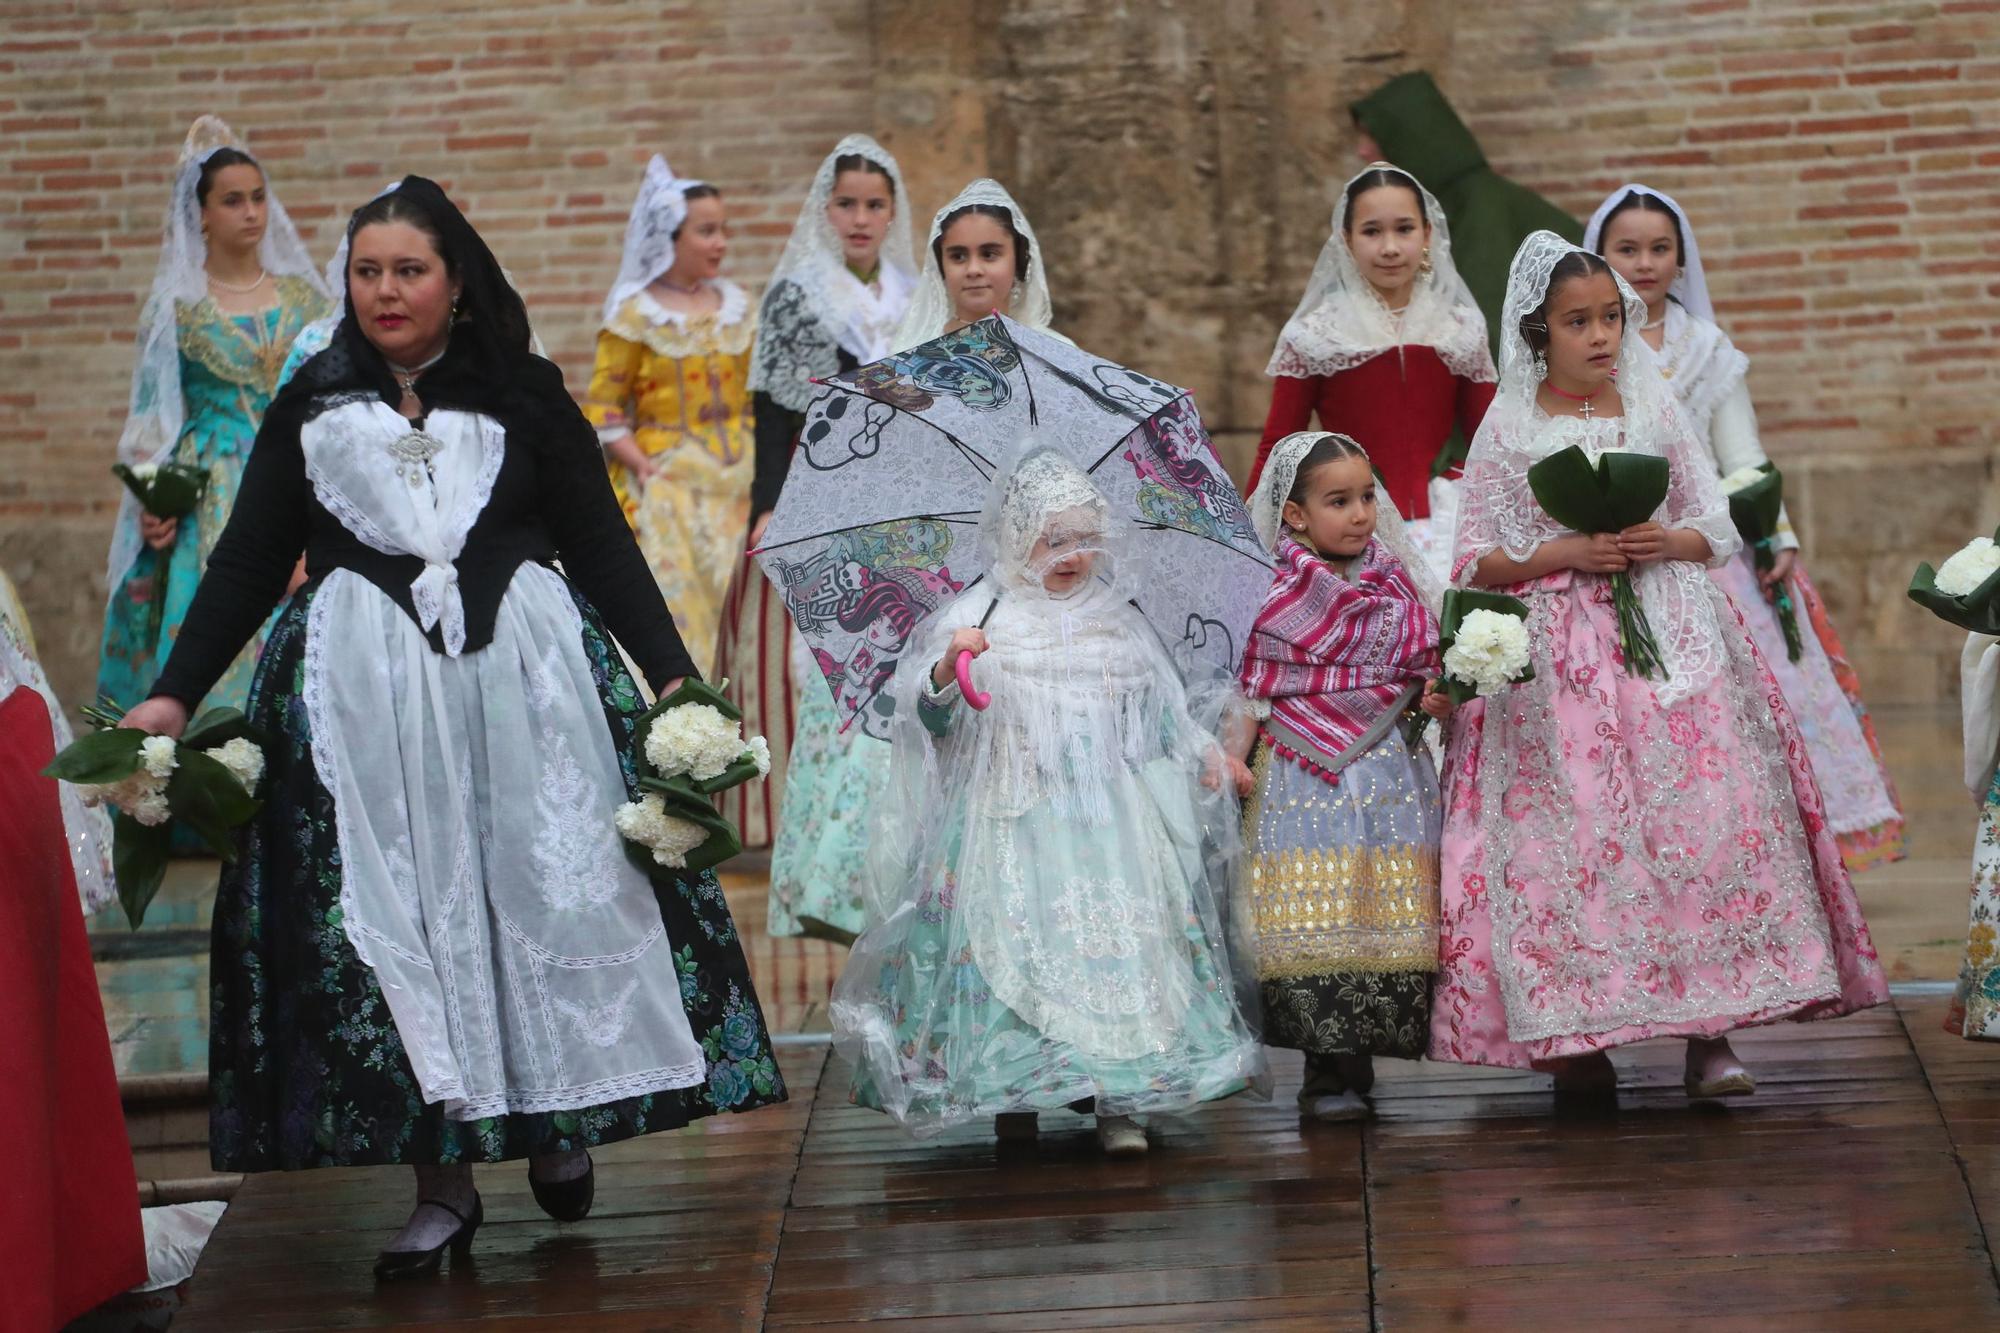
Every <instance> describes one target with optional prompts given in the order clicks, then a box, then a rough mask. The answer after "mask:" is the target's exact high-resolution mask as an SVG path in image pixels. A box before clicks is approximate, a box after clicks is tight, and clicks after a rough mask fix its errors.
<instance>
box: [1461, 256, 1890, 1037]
mask: <svg viewBox="0 0 2000 1333" xmlns="http://www.w3.org/2000/svg"><path fill="white" fill-rule="evenodd" d="M1574 250H1575V247H1573V246H1571V245H1569V244H1568V243H1567V242H1565V241H1563V240H1561V239H1560V238H1559V237H1557V236H1555V235H1553V234H1550V233H1537V234H1536V235H1534V236H1532V237H1530V238H1529V240H1528V241H1527V242H1525V243H1524V244H1523V245H1522V247H1521V253H1520V255H1519V256H1518V257H1517V258H1516V260H1515V264H1514V275H1513V279H1512V285H1511V286H1510V288H1509V291H1508V298H1507V314H1506V317H1505V319H1504V321H1503V327H1504V329H1505V330H1506V332H1505V335H1504V339H1503V341H1502V344H1501V362H1500V365H1501V380H1500V393H1499V396H1498V398H1497V399H1496V400H1495V402H1494V406H1493V409H1492V410H1491V411H1490V412H1488V413H1487V416H1486V420H1485V422H1484V423H1483V424H1482V425H1481V426H1480V429H1479V434H1478V436H1477V437H1476V438H1475V439H1474V440H1473V444H1472V452H1471V455H1470V457H1469V458H1468V459H1467V463H1466V473H1465V482H1464V497H1463V504H1464V507H1463V509H1462V510H1461V512H1460V517H1459V527H1458V578H1459V580H1460V581H1461V582H1462V583H1470V581H1471V579H1472V576H1473V571H1474V569H1475V567H1476V566H1477V565H1478V563H1479V561H1480V560H1481V559H1482V558H1483V557H1485V556H1487V555H1489V554H1491V553H1493V552H1496V551H1498V552H1504V553H1505V554H1506V555H1508V556H1509V557H1511V558H1513V559H1515V560H1526V559H1528V558H1529V557H1530V556H1531V555H1533V553H1534V552H1535V550H1536V549H1537V548H1538V547H1540V546H1541V545H1542V544H1543V543H1544V542H1548V541H1552V540H1554V539H1556V538H1558V537H1562V536H1565V535H1567V534H1566V532H1565V530H1564V529H1563V528H1561V527H1559V526H1558V525H1557V524H1556V523H1555V522H1554V521H1553V520H1551V519H1550V518H1549V517H1548V515H1547V514H1545V513H1543V512H1542V510H1541V508H1540V507H1539V506H1538V505H1537V504H1536V502H1535V499H1534V496H1533V494H1532V492H1531V491H1530V489H1529V483H1528V475H1527V474H1528V469H1529V468H1530V467H1531V466H1532V465H1533V464H1534V463H1536V462H1537V461H1539V460H1541V459H1543V458H1546V457H1548V456H1549V455H1550V454H1552V453H1554V452H1555V451H1556V450H1558V449H1562V448H1564V447H1567V446H1569V445H1577V446H1579V447H1580V448H1582V449H1583V450H1584V452H1585V453H1586V454H1588V455H1590V456H1592V457H1595V456H1597V455H1599V454H1601V453H1602V452H1603V451H1605V450H1608V449H1626V450H1632V451H1635V452H1640V453H1646V454H1653V455H1657V456H1663V457H1665V458H1666V459H1667V460H1668V463H1669V465H1670V466H1671V469H1672V480H1671V484H1670V487H1669V491H1668V494H1667V498H1666V501H1665V503H1664V504H1663V505H1662V507H1661V509H1660V510H1659V512H1658V513H1657V514H1656V515H1655V518H1656V520H1657V521H1658V522H1660V523H1661V524H1663V525H1664V526H1666V527H1668V528H1692V529H1694V530H1695V531H1698V532H1700V533H1701V534H1702V536H1703V537H1705V538H1706V539H1707V540H1708V543H1709V546H1710V547H1711V549H1712V550H1713V551H1714V560H1713V563H1715V564H1720V563H1722V562H1724V561H1726V560H1728V559H1730V558H1731V557H1732V556H1733V555H1734V554H1735V553H1736V549H1737V546H1738V538H1737V535H1736V529H1735V527H1734V525H1733V524H1732V523H1731V522H1730V520H1729V511H1728V506H1727V505H1726V504H1725V503H1724V501H1723V498H1722V494H1721V491H1720V488H1719V487H1718V485H1717V481H1716V474H1715V468H1714V466H1713V465H1712V464H1711V463H1710V461H1709V460H1708V458H1707V457H1706V456H1705V454H1704V452H1703V450H1702V448H1701V445H1700V443H1699V442H1698V441H1697V440H1696V439H1695V438H1694V436H1693V435H1692V433H1691V432H1690V431H1689V430H1688V428H1687V426H1686V424H1685V422H1684V419H1683V417H1682V415H1681V411H1680V408H1679V405H1678V404H1677V403H1675V401H1674V399H1673V396H1672V394H1671V393H1670V392H1669V391H1668V389H1667V387H1666V384H1665V383H1664V382H1663V381H1662V380H1661V379H1660V376H1659V371H1658V370H1657V369H1656V367H1655V364H1654V361H1653V357H1652V352H1651V349H1649V348H1647V347H1646V346H1645V344H1644V343H1643V342H1642V341H1641V340H1640V339H1639V338H1638V337H1636V336H1630V335H1628V336H1627V337H1626V338H1625V339H1624V341H1623V346H1622V349H1621V351H1620V355H1619V369H1618V391H1619V394H1620V396H1621V397H1622V399H1623V400H1624V415H1623V416H1621V417H1603V416H1599V417H1595V418H1590V419H1586V418H1582V417H1571V416H1557V417H1551V416H1549V415H1547V414H1546V413H1544V412H1543V411H1542V410H1541V408H1540V407H1539V406H1538V405H1537V404H1536V401H1535V380H1534V378H1533V376H1532V371H1531V369H1530V363H1531V357H1530V354H1529V352H1528V348H1527V345H1526V343H1525V342H1524V341H1523V340H1522V338H1521V336H1520V334H1519V332H1518V326H1519V322H1520V319H1521V317H1522V316H1523V315H1525V314H1527V313H1529V312H1531V311H1533V310H1535V309H1536V308H1538V307H1539V306H1540V305H1541V303H1542V301H1543V298H1544V296H1545V294H1546V293H1547V290H1548V286H1549V275H1550V272H1551V270H1552V269H1553V268H1554V266H1555V265H1556V263H1558V262H1559V261H1560V260H1561V259H1562V258H1563V257H1564V256H1566V255H1568V254H1570V253H1573V252H1574ZM1619 290H1620V292H1621V294H1622V295H1623V297H1624V300H1625V306H1626V311H1627V319H1628V321H1629V326H1630V327H1632V328H1634V329H1636V328H1637V326H1638V325H1639V324H1640V323H1641V322H1643V320H1642V319H1641V315H1642V312H1643V310H1644V307H1643V305H1642V304H1641V303H1640V302H1639V300H1638V298H1637V297H1635V296H1633V295H1632V292H1631V289H1630V288H1629V287H1626V286H1625V285H1624V283H1623V282H1622V280H1621V281H1620V282H1619ZM1632 583H1633V585H1634V587H1635V588H1636V589H1637V591H1638V595H1639V599H1640V601H1641V603H1642V604H1643V606H1644V608H1645V614H1646V617H1647V619H1648V622H1649V623H1650V625H1651V628H1652V632H1653V635H1654V637H1655V638H1656V639H1657V641H1658V642H1659V644H1660V647H1661V652H1662V656H1663V658H1664V666H1663V668H1661V675H1660V677H1659V678H1656V679H1648V678H1646V677H1643V676H1638V675H1634V674H1632V673H1631V672H1630V671H1628V670H1627V669H1626V666H1625V664H1624V661H1623V659H1622V657H1621V656H1620V654H1619V650H1618V621H1617V615H1616V611H1615V609H1614V607H1613V604H1612V598H1611V583H1610V580H1609V579H1608V578H1606V577H1604V576H1601V575H1594V574H1585V573H1581V572H1578V571H1575V570H1567V569H1566V570H1561V571H1558V572H1556V573H1552V574H1549V575H1546V576H1544V577H1542V578H1539V579H1536V580H1533V581H1532V582H1529V583H1524V584H1518V585H1515V586H1512V587H1509V588H1506V589H1504V591H1506V592H1509V593H1512V594H1513V595H1515V596H1517V597H1520V598H1522V599H1523V600H1524V601H1526V602H1527V604H1528V607H1529V620H1528V626H1529V638H1530V640H1531V646H1532V652H1533V659H1534V669H1535V675H1534V678H1533V679H1532V680H1529V681H1526V682H1523V683H1521V684H1517V685H1512V686H1509V687H1507V688H1506V689H1505V690H1503V691H1502V692H1501V693H1499V694H1497V695H1494V696H1492V697H1490V698H1486V699H1475V700H1473V701H1471V702H1470V703H1468V704H1467V705H1466V706H1465V707H1463V708H1462V709H1460V710H1459V712H1458V714H1457V715H1456V717H1455V719H1454V723H1453V728H1452V735H1451V741H1450V744H1449V746H1448V748H1447V751H1446V758H1445V774H1444V782H1445V817H1444V841H1443V849H1442V853H1441V858H1440V859H1441V863H1442V878H1441V887H1442V912H1443V928H1442V939H1441V958H1440V972H1439V976H1438V983H1437V989H1436V991H1435V993H1434V996H1433V1001H1432V1010H1431V1046H1430V1054H1431V1056H1432V1058H1434V1059H1439V1060H1453V1061H1459V1062H1464V1063H1475V1064H1494V1065H1509V1066H1514V1067H1517V1068H1525V1067H1528V1066H1530V1065H1532V1064H1535V1063H1537V1062H1543V1061H1550V1060H1555V1059H1558V1058H1560V1057H1565V1056H1576V1055H1583V1054H1588V1053H1591V1052H1595V1051H1602V1050H1606V1049H1608V1048H1611V1047H1614V1046H1620V1045H1623V1044H1625V1043H1627V1042H1633V1041H1640V1040H1644V1039H1645V1038H1648V1037H1666V1036H1678V1037H1711V1036H1716V1035H1719V1034H1722V1033H1725V1032H1728V1031H1730V1030H1731V1029H1734V1028H1739V1027H1744V1026H1747V1025H1750V1024H1754V1023H1766V1022H1772V1021H1775V1020H1778V1019H1804V1018H1824V1017H1831V1016H1834V1015H1838V1014H1845V1013H1850V1012H1852V1011H1854V1010H1856V1009H1860V1008H1865V1007H1867V1006H1869V1005H1873V1004H1880V1003H1881V1002H1882V1001H1883V1000H1884V999H1885V998H1887V994H1888V991H1887V985H1886V983H1885V981H1884V978H1883V975H1882V969H1881V966H1880V964H1879V963H1878V962H1877V960H1876V956H1875V949H1874V946H1873V944H1872V943H1871V941H1870V940H1869V936H1868V927H1867V925H1866V923H1865V922H1864V921H1863V920H1862V917H1861V909H1860V905H1859V903H1858V902H1857V901H1856V900H1855V897H1854V889H1853V886H1852V885H1851V884H1850V883H1849V881H1848V878H1847V871H1846V869H1845V867H1843V865H1842V864H1841V860H1840V851H1839V848H1838V847H1837V846H1836V845H1835V843H1834V840H1833V835H1832V832H1831V830H1830V829H1829V828H1828V826H1827V822H1826V814H1825V809H1824V806H1823V805H1822V803H1821V800H1820V794H1819V784H1818V783H1817V782H1816V781H1815V780H1814V777H1813V772H1812V768H1811V765H1810V763H1809V762H1808V760H1807V757H1806V751H1805V748H1804V746H1803V744H1802V742H1801V739H1800V736H1799V730H1798V727H1797V725H1796V724H1795V723H1794V722H1793V720H1792V715H1791V711H1790V709H1789V708H1787V707H1786V705H1785V701H1784V698H1783V696H1782V695H1781V694H1780V693H1779V691H1778V688H1777V686H1776V684H1775V682H1774V681H1773V680H1772V678H1771V673H1770V672H1769V670H1768V669H1767V668H1766V667H1765V665H1764V663H1763V661H1762V660H1761V658H1760V657H1759V655H1758V653H1757V651H1756V648H1755V646H1754V645H1753V644H1752V643H1751V640H1750V638H1749V636H1748V635H1747V634H1746V633H1745V632H1744V631H1743V628H1742V624H1741V622H1740V620H1739V619H1738V618H1737V615H1736V613H1735V611H1734V610H1733V608H1732V607H1731V606H1730V604H1729V600H1728V598H1727V597H1726V596H1725V595H1724V594H1723V592H1722V590H1721V589H1720V588H1718V587H1717V586H1716V585H1715V583H1714V581H1713V580H1711V579H1710V578H1709V577H1708V575H1707V573H1706V572H1705V571H1704V570H1703V569H1702V568H1701V567H1700V566H1698V565H1693V564H1689V563H1686V562H1683V561H1676V560H1661V561H1656V562H1653V563H1649V564H1646V565H1643V566H1640V567H1638V568H1637V569H1636V570H1635V572H1634V574H1633V577H1632Z"/></svg>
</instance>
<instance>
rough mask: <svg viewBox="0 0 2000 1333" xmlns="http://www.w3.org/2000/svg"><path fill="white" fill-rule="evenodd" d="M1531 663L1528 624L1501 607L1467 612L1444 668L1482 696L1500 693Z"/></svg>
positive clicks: (1446, 656) (1445, 660) (1459, 624)
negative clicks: (1499, 609)
mask: <svg viewBox="0 0 2000 1333" xmlns="http://www.w3.org/2000/svg"><path fill="white" fill-rule="evenodd" d="M1527 665H1528V627H1527V626H1526V625H1525V624H1523V623H1522V622H1521V620H1520V618H1519V617H1518V616H1510V615H1504V614H1502V613H1501V612H1499V611H1488V610H1484V609H1481V610H1477V611H1468V612H1466V613H1465V618H1464V619H1463V620H1461V621H1459V623H1458V636H1457V638H1456V639H1455V640H1454V641H1453V643H1452V645H1451V648H1450V650H1449V651H1448V652H1446V653H1445V655H1444V669H1445V672H1446V673H1447V674H1448V675H1450V676H1451V677H1452V678H1453V679H1454V680H1461V681H1464V682H1465V683H1466V684H1468V685H1471V686H1472V687H1473V688H1474V689H1475V690H1476V691H1477V692H1478V693H1479V694H1480V695H1481V696H1485V695H1490V694H1498V693H1499V692H1500V690H1501V689H1502V688H1503V687H1505V686H1506V685H1508V684H1509V683H1511V682H1512V681H1513V679H1514V677H1516V676H1518V675H1520V674H1521V671H1522V669H1523V668H1524V667H1526V666H1527Z"/></svg>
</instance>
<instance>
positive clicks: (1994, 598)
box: [1910, 531, 2000, 635]
mask: <svg viewBox="0 0 2000 1333" xmlns="http://www.w3.org/2000/svg"><path fill="white" fill-rule="evenodd" d="M1996 538H2000V531H1996V532H1995V533H1994V534H1993V536H1992V537H1974V538H1973V539H1972V540H1971V541H1970V542H1968V543H1966V544H1965V546H1963V547H1961V548H1960V549H1959V550H1958V551H1957V552H1956V553H1955V554H1954V555H1953V556H1952V557H1951V558H1950V559H1949V560H1947V561H1945V562H1944V564H1942V565H1940V566H1939V567H1938V568H1937V570H1936V571H1935V572H1933V571H1932V569H1931V567H1930V565H1929V564H1928V563H1925V564H1921V565H1918V566H1917V573H1916V577H1915V578H1913V579H1911V580H1910V600H1911V601H1913V602H1915V603H1916V604H1917V605H1919V606H1921V607H1923V608H1925V609H1926V610H1928V611H1929V612H1931V613H1932V614H1933V615H1935V616H1937V617H1938V618H1939V619H1941V620H1946V621H1949V622H1950V623H1951V624H1954V625H1956V626H1958V627H1959V628H1960V629H1964V630H1971V631H1972V632H1973V633H1975V634H1991V635H2000V546H1996V545H1994V541H1995V539H1996Z"/></svg>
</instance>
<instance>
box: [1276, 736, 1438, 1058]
mask: <svg viewBox="0 0 2000 1333" xmlns="http://www.w3.org/2000/svg"><path fill="white" fill-rule="evenodd" d="M1252 767H1253V769H1254V771H1255V773H1256V777H1257V786H1256V790H1255V792H1254V793H1253V794H1252V796H1251V798H1250V801H1249V804H1248V805H1247V806H1246V808H1245V810H1244V816H1243V818H1244V844H1245V846H1244V852H1245V857H1244V861H1245V871H1244V875H1243V882H1242V894H1243V898H1244V903H1243V906H1244V907H1245V908H1247V910H1248V911H1249V912H1250V914H1251V916H1252V919H1253V921H1254V922H1255V926H1256V931H1257V977H1258V981H1259V984H1260V988H1261V990H1262V992H1263V1001H1264V1040H1265V1041H1266V1042H1268V1043H1269V1044H1271V1045H1273V1046H1285V1047H1291V1048H1295V1049H1298V1050H1303V1051H1308V1052H1311V1053H1314V1054H1320V1055H1331V1054H1353V1055H1361V1054H1373V1055H1393V1056H1402V1057H1405V1058H1415V1057H1417V1056H1420V1055H1422V1054H1423V1051H1424V1048H1425V1046H1426V1044H1427V1042H1428V1040H1429V1026H1430V991H1431V974H1432V973H1434V972H1435V971H1436V970H1437V949H1438V834H1439V828H1440V813H1439V804H1438V785H1437V775H1436V772H1435V771H1434V770H1433V769H1432V767H1431V761H1430V756H1429V755H1428V754H1426V753H1424V752H1423V751H1422V750H1421V749H1417V750H1416V751H1415V752H1412V750H1411V748H1410V747H1409V746H1407V745H1406V744H1405V742H1404V739H1403V734H1402V732H1401V730H1400V729H1399V728H1395V727H1391V728H1389V729H1388V731H1387V733H1386V734H1385V735H1383V736H1382V738H1381V739H1380V740H1378V741H1376V742H1375V743H1374V744H1373V745H1372V746H1370V747H1369V748H1368V750H1367V751H1366V752H1365V753H1363V754H1362V755H1360V756H1359V757H1358V758H1356V759H1354V760H1352V761H1351V762H1349V763H1348V764H1347V765H1346V766H1345V767H1343V768H1342V769H1341V770H1340V771H1339V773H1338V774H1337V776H1336V780H1335V781H1333V782H1328V781H1326V780H1325V779H1324V778H1321V777H1319V776H1317V775H1315V774H1312V773H1309V772H1307V771H1306V770H1305V769H1304V768H1301V767H1300V766H1299V765H1298V764H1296V763H1294V762H1292V761H1291V760H1289V759H1287V758H1284V757H1282V756H1280V755H1278V754H1275V753H1273V751H1272V750H1271V747H1270V746H1269V745H1263V744H1260V745H1259V746H1258V748H1257V753H1256V755H1255V757H1254V760H1253V763H1252Z"/></svg>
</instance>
